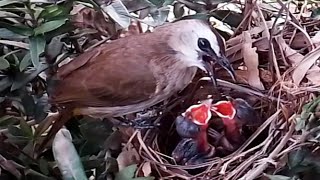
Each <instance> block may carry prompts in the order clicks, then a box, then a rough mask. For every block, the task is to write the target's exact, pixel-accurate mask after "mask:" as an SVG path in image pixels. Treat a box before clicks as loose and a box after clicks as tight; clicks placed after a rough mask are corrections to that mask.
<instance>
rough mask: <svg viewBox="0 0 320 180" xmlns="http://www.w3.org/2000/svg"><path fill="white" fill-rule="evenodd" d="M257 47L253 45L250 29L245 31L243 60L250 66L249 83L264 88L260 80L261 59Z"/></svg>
mask: <svg viewBox="0 0 320 180" xmlns="http://www.w3.org/2000/svg"><path fill="white" fill-rule="evenodd" d="M256 49H257V48H253V47H252V39H251V35H250V33H249V32H248V31H244V32H243V44H242V54H243V60H244V63H245V64H246V66H247V68H248V83H249V85H251V86H253V87H255V88H258V89H260V90H264V86H263V84H262V83H261V81H260V77H259V70H258V65H259V59H258V54H257V52H256Z"/></svg>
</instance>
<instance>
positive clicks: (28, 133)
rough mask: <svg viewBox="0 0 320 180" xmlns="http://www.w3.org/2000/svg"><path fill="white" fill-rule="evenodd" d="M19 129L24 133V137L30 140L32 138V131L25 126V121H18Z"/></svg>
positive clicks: (27, 125) (28, 126)
mask: <svg viewBox="0 0 320 180" xmlns="http://www.w3.org/2000/svg"><path fill="white" fill-rule="evenodd" d="M20 129H21V131H22V132H23V133H24V135H25V136H27V137H28V138H30V139H32V137H33V133H32V129H31V126H30V125H29V124H27V122H26V120H24V119H21V120H20Z"/></svg>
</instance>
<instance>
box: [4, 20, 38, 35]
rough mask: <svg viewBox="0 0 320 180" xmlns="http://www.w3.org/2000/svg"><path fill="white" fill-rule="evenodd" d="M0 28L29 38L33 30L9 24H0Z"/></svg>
mask: <svg viewBox="0 0 320 180" xmlns="http://www.w3.org/2000/svg"><path fill="white" fill-rule="evenodd" d="M0 27H3V28H6V29H8V30H10V31H12V32H14V33H17V34H20V35H23V36H31V35H32V34H33V29H31V28H30V27H28V26H25V25H11V24H9V23H5V22H0Z"/></svg>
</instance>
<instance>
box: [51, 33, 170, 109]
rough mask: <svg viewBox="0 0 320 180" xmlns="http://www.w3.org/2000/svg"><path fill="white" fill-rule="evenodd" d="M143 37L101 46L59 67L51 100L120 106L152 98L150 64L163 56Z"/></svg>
mask: <svg viewBox="0 0 320 180" xmlns="http://www.w3.org/2000/svg"><path fill="white" fill-rule="evenodd" d="M146 36H148V34H143V35H140V37H128V38H126V39H119V40H116V41H114V42H112V43H110V44H108V43H107V44H104V45H102V46H100V47H98V48H95V49H94V50H92V51H91V52H86V53H84V54H82V55H80V56H79V57H77V58H75V59H74V60H73V61H71V62H70V63H68V64H66V65H64V66H62V67H61V68H60V69H59V71H58V73H57V74H56V76H55V79H57V83H56V84H55V85H54V86H53V87H51V93H50V94H51V95H50V96H51V101H52V102H53V103H57V104H64V103H72V104H74V105H76V106H121V105H129V104H135V103H138V102H142V101H145V100H147V99H149V98H150V97H152V96H153V95H154V93H155V91H156V87H157V84H156V83H157V81H156V79H155V77H154V74H153V72H152V71H151V70H150V68H149V61H150V60H152V59H153V58H161V57H159V56H163V55H165V54H163V52H160V51H161V50H160V49H161V48H160V49H159V47H157V45H154V44H153V43H152V42H150V41H147V39H149V38H150V37H149V38H146ZM129 42H130V43H129ZM144 48H148V53H147V52H144ZM162 48H163V47H162ZM137 51H139V52H137ZM119 57H121V58H119Z"/></svg>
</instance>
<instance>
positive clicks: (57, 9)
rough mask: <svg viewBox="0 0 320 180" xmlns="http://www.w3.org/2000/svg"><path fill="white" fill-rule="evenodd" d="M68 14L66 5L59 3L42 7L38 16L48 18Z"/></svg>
mask: <svg viewBox="0 0 320 180" xmlns="http://www.w3.org/2000/svg"><path fill="white" fill-rule="evenodd" d="M67 14H68V7H64V6H59V5H49V6H46V7H45V8H44V10H43V11H42V12H41V13H40V15H39V17H38V18H44V19H46V20H49V19H51V18H56V17H58V16H66V15H67Z"/></svg>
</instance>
